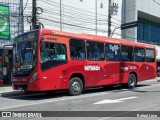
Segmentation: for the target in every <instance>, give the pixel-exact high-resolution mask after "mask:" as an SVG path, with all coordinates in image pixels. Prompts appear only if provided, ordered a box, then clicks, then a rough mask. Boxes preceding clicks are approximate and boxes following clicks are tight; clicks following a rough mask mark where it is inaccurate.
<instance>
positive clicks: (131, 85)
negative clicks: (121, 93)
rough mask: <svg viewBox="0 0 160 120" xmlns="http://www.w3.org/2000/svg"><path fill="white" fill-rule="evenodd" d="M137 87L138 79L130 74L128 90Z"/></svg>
mask: <svg viewBox="0 0 160 120" xmlns="http://www.w3.org/2000/svg"><path fill="white" fill-rule="evenodd" d="M136 85H137V78H136V76H135V75H134V74H130V75H129V76H128V85H127V86H128V88H131V89H133V88H135V87H136Z"/></svg>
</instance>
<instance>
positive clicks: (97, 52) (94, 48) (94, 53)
mask: <svg viewBox="0 0 160 120" xmlns="http://www.w3.org/2000/svg"><path fill="white" fill-rule="evenodd" d="M86 45H87V59H88V60H97V61H101V60H104V44H103V43H100V42H91V41H87V44H86Z"/></svg>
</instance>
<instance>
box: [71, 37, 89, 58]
mask: <svg viewBox="0 0 160 120" xmlns="http://www.w3.org/2000/svg"><path fill="white" fill-rule="evenodd" d="M69 43H70V55H71V59H73V60H85V59H86V53H85V42H84V41H83V40H76V39H70V42H69Z"/></svg>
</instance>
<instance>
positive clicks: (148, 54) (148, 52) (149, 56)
mask: <svg viewBox="0 0 160 120" xmlns="http://www.w3.org/2000/svg"><path fill="white" fill-rule="evenodd" d="M154 60H155V58H154V50H153V49H146V61H147V62H154Z"/></svg>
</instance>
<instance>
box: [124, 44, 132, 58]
mask: <svg viewBox="0 0 160 120" xmlns="http://www.w3.org/2000/svg"><path fill="white" fill-rule="evenodd" d="M121 60H122V61H133V47H130V46H124V45H122V46H121Z"/></svg>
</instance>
